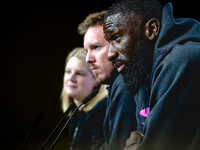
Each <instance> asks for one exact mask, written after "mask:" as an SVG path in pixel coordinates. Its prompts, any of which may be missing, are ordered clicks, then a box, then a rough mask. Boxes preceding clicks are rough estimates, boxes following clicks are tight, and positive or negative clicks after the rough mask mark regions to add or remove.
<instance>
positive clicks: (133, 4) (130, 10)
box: [104, 0, 163, 23]
mask: <svg viewBox="0 0 200 150" xmlns="http://www.w3.org/2000/svg"><path fill="white" fill-rule="evenodd" d="M162 11H163V6H162V5H161V3H160V2H158V1H157V0H117V1H116V2H115V3H113V4H112V5H111V6H110V7H109V8H108V10H107V13H106V15H105V16H104V20H105V19H106V18H107V17H108V16H111V15H114V14H117V13H121V14H122V15H123V16H124V17H130V14H134V15H136V16H138V17H140V18H139V19H140V20H141V21H142V22H143V23H145V22H148V21H149V20H150V19H151V18H156V19H158V20H159V21H160V22H161V18H162Z"/></svg>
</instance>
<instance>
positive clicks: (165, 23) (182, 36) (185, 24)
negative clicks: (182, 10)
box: [152, 3, 200, 72]
mask: <svg viewBox="0 0 200 150" xmlns="http://www.w3.org/2000/svg"><path fill="white" fill-rule="evenodd" d="M172 9H173V7H172V4H171V3H168V4H166V5H165V7H164V8H163V14H162V20H161V29H160V33H159V36H158V39H157V41H156V44H155V48H154V54H153V66H152V72H154V70H155V68H156V67H157V65H158V64H159V63H160V62H161V61H162V60H163V59H164V58H165V56H166V55H167V54H168V53H169V52H170V51H171V50H172V48H173V47H174V45H175V44H184V43H186V42H187V41H196V42H200V23H199V22H198V21H196V20H194V19H190V18H178V19H174V17H173V11H172Z"/></svg>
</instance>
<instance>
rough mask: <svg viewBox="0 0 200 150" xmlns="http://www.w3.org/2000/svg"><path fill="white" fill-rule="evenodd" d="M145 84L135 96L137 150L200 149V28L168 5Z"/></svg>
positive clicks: (164, 12) (164, 11)
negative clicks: (175, 12) (138, 138)
mask: <svg viewBox="0 0 200 150" xmlns="http://www.w3.org/2000/svg"><path fill="white" fill-rule="evenodd" d="M148 83H149V84H144V85H143V86H142V88H141V89H140V90H139V92H138V93H137V94H136V95H135V100H136V104H137V113H136V115H137V119H139V121H138V131H139V132H141V133H143V134H144V139H142V140H141V139H140V141H139V143H138V150H147V149H148V150H169V149H170V150H197V149H200V109H199V101H200V96H199V93H200V88H199V85H200V23H199V22H198V21H196V20H193V19H189V18H179V19H174V18H173V15H172V4H167V5H166V6H165V7H164V9H163V16H162V22H161V30H160V33H159V36H158V39H157V42H156V44H155V48H154V55H153V65H152V70H151V74H150V76H149V82H148ZM141 120H142V121H141Z"/></svg>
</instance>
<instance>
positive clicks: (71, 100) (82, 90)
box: [61, 48, 108, 150]
mask: <svg viewBox="0 0 200 150" xmlns="http://www.w3.org/2000/svg"><path fill="white" fill-rule="evenodd" d="M86 55H87V52H86V51H85V49H84V48H75V49H74V50H73V51H72V52H71V53H70V54H69V55H68V57H67V58H66V62H65V73H64V78H63V91H62V99H61V100H62V110H63V112H65V111H66V110H67V108H68V107H69V106H70V105H72V104H73V105H76V106H79V105H80V104H81V103H82V100H83V99H84V98H86V97H87V96H88V95H89V94H91V92H92V91H93V90H94V89H95V88H98V89H99V93H98V94H97V95H96V96H95V97H94V98H93V99H92V100H91V101H90V102H89V103H88V104H86V105H85V106H83V107H80V109H79V111H78V113H76V114H75V115H74V117H73V118H72V120H71V121H70V123H69V150H97V149H99V148H100V147H101V145H102V144H103V143H104V135H103V120H104V114H105V109H106V97H107V94H108V93H107V90H106V86H105V85H101V86H100V85H99V83H98V81H97V79H96V78H95V76H94V75H93V73H92V71H91V69H90V66H89V64H87V63H86V62H85V59H86Z"/></svg>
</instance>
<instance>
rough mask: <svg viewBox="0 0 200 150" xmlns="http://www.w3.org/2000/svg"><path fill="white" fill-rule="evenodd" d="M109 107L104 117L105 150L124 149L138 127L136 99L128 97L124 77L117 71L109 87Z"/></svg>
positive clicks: (103, 147)
mask: <svg viewBox="0 0 200 150" xmlns="http://www.w3.org/2000/svg"><path fill="white" fill-rule="evenodd" d="M108 91H109V92H108V95H109V96H108V99H107V108H106V113H105V119H104V135H105V141H106V142H105V144H104V146H102V149H103V150H122V149H123V148H124V146H125V144H126V140H127V139H128V137H129V136H130V133H131V132H132V131H135V130H136V129H137V122H136V117H135V107H136V105H135V101H134V98H133V97H128V96H127V93H126V87H125V83H124V79H123V77H122V75H121V74H119V73H118V71H117V70H116V71H115V74H114V77H113V81H112V84H111V85H110V87H108Z"/></svg>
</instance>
